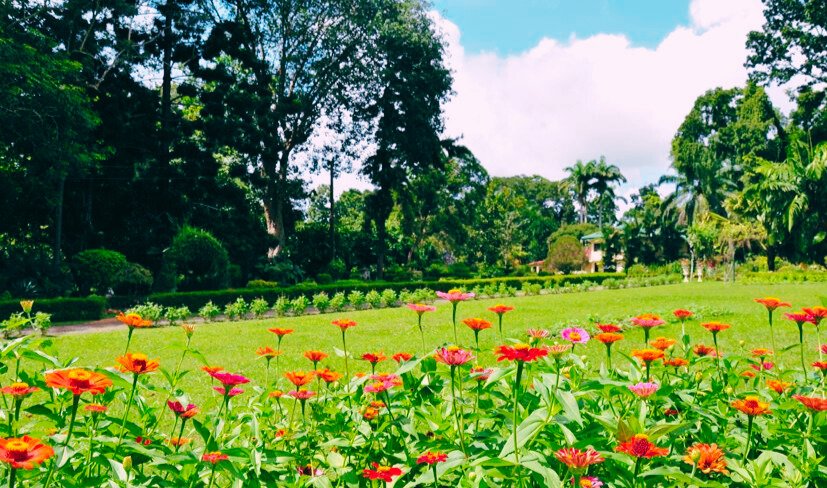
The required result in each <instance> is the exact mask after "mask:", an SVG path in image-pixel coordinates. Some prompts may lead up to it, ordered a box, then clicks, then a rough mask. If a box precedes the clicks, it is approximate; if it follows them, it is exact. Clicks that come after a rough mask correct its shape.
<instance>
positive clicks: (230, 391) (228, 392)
mask: <svg viewBox="0 0 827 488" xmlns="http://www.w3.org/2000/svg"><path fill="white" fill-rule="evenodd" d="M212 389H213V390H215V391H217V392H218V393H220V394H221V395H222V396H227V397H234V396H238V395H241V394H242V393H244V390H242V389H241V388H234V387H233V388H224V387H221V386H213V387H212Z"/></svg>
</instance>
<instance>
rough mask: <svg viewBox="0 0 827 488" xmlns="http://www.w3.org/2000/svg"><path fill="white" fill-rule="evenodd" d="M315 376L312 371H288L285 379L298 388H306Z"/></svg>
mask: <svg viewBox="0 0 827 488" xmlns="http://www.w3.org/2000/svg"><path fill="white" fill-rule="evenodd" d="M313 376H314V374H313V372H312V371H308V372H305V371H288V372H287V373H284V377H285V378H287V379H288V380H289V381H290V383H293V384H294V385H296V386H304V385H306V384H308V383H310V382H311V381H313Z"/></svg>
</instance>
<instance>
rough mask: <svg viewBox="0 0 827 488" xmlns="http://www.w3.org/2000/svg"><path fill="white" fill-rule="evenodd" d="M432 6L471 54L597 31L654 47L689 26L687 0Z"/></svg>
mask: <svg viewBox="0 0 827 488" xmlns="http://www.w3.org/2000/svg"><path fill="white" fill-rule="evenodd" d="M719 1H728V0H719ZM434 7H435V9H436V10H437V11H439V12H440V13H441V14H442V15H443V16H444V17H445V18H447V19H448V20H450V21H451V22H454V23H455V24H457V25H458V26H459V28H460V30H461V31H462V44H463V46H464V47H465V48H466V49H467V50H468V51H469V52H471V53H478V52H481V51H490V52H496V53H497V54H504V55H508V54H514V53H517V52H521V51H525V50H527V49H530V48H531V47H533V46H535V45H536V44H537V42H538V41H539V40H540V39H542V38H543V37H549V38H553V39H557V40H567V39H569V37H570V36H571V35H576V36H577V37H579V38H584V37H588V36H591V35H594V34H598V33H610V34H624V35H626V37H628V38H629V40H630V41H631V42H632V43H633V44H634V45H638V46H644V47H650V48H652V47H655V46H657V44H658V43H659V42H660V41H661V40H662V39H663V38H664V37H665V36H666V35H667V34H669V32H671V31H672V30H674V29H675V27H676V26H678V25H688V24H689V0H512V1H509V0H434Z"/></svg>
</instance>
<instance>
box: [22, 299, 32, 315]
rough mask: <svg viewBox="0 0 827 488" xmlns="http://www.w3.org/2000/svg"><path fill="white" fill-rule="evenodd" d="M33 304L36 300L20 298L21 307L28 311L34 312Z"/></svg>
mask: <svg viewBox="0 0 827 488" xmlns="http://www.w3.org/2000/svg"><path fill="white" fill-rule="evenodd" d="M32 305H34V300H20V307H21V308H22V309H23V311H24V312H26V313H32Z"/></svg>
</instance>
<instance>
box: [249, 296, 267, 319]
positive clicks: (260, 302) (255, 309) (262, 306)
mask: <svg viewBox="0 0 827 488" xmlns="http://www.w3.org/2000/svg"><path fill="white" fill-rule="evenodd" d="M269 311H270V304H269V303H267V300H265V299H263V298H254V299H253V301H252V302H250V312H252V313H253V315H254V316H255V317H256V318H257V319H260V318H261V317H264V314H266V313H267V312H269Z"/></svg>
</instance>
